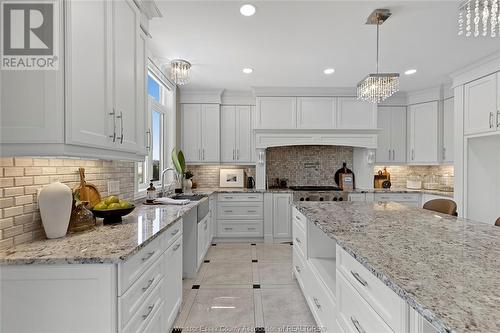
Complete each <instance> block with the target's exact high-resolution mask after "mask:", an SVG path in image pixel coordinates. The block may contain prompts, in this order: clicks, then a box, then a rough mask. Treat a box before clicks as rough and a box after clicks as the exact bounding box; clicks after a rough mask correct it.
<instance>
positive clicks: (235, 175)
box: [219, 169, 245, 187]
mask: <svg viewBox="0 0 500 333" xmlns="http://www.w3.org/2000/svg"><path fill="white" fill-rule="evenodd" d="M244 174H245V173H244V170H243V169H220V178H219V186H220V187H243V184H244V179H243V178H244Z"/></svg>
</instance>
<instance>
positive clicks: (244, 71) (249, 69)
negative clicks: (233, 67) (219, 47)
mask: <svg viewBox="0 0 500 333" xmlns="http://www.w3.org/2000/svg"><path fill="white" fill-rule="evenodd" d="M241 71H242V72H243V73H245V74H252V72H253V69H251V68H243V69H242V70H241Z"/></svg>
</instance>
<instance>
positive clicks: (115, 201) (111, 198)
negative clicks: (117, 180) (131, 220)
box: [104, 195, 120, 206]
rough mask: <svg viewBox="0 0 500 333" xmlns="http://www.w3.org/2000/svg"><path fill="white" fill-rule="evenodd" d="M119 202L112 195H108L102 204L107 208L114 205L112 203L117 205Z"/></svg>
mask: <svg viewBox="0 0 500 333" xmlns="http://www.w3.org/2000/svg"><path fill="white" fill-rule="evenodd" d="M119 202H120V200H119V199H118V197H117V196H114V195H110V196H109V197H107V198H106V199H104V203H105V204H106V205H108V206H109V205H111V204H114V203H119Z"/></svg>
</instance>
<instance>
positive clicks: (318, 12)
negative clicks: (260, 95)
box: [150, 0, 500, 91]
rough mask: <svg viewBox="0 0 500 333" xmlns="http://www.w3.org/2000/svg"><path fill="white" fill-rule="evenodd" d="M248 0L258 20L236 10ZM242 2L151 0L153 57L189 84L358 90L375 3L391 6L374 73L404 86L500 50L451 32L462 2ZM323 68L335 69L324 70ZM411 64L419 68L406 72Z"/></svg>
mask: <svg viewBox="0 0 500 333" xmlns="http://www.w3.org/2000/svg"><path fill="white" fill-rule="evenodd" d="M245 2H250V3H252V4H254V5H255V6H256V7H257V13H256V14H255V16H252V17H244V16H242V15H240V13H239V7H240V6H241V4H243V3H245ZM245 2H244V1H161V0H159V1H157V3H158V7H159V8H160V11H161V12H162V14H163V17H162V18H155V19H153V20H152V21H151V25H150V30H151V34H152V35H153V39H152V50H153V53H154V55H155V56H158V57H161V58H164V59H175V58H182V59H186V60H188V61H190V62H191V63H192V64H193V67H192V80H191V83H189V85H188V86H186V88H188V89H230V90H249V89H250V88H251V87H253V86H276V87H354V86H355V85H356V84H357V83H358V81H360V80H361V79H362V78H363V77H364V76H365V75H366V74H367V73H369V72H374V71H375V41H376V39H375V36H376V28H375V26H371V25H365V24H364V23H365V21H366V18H367V16H368V15H369V14H370V13H371V12H372V10H373V9H375V8H389V9H390V10H391V11H392V12H393V15H392V17H391V18H390V19H389V20H388V21H387V22H386V23H385V24H384V25H382V26H381V28H380V47H381V52H380V66H381V67H380V70H381V71H387V72H400V73H401V74H402V77H401V90H403V91H412V90H419V89H424V88H429V87H435V86H437V85H439V84H441V83H445V82H448V81H449V80H450V79H449V78H448V77H447V74H449V73H451V72H453V71H455V70H457V69H459V68H461V67H463V66H465V65H468V64H470V63H472V62H474V61H476V60H478V59H481V58H483V57H485V56H488V55H490V54H492V53H494V52H498V51H500V38H496V39H491V38H469V39H465V38H464V37H458V36H457V26H456V20H457V6H458V3H459V2H460V1H363V2H362V1H250V0H249V1H245ZM244 67H251V68H253V69H254V72H253V73H252V74H250V75H246V74H243V73H242V72H241V70H242V68H244ZM328 67H333V68H335V70H336V72H335V73H334V74H333V75H329V76H327V75H325V74H323V69H325V68H328ZM409 68H416V69H418V73H417V74H415V75H412V76H405V75H403V72H404V71H405V70H407V69H409Z"/></svg>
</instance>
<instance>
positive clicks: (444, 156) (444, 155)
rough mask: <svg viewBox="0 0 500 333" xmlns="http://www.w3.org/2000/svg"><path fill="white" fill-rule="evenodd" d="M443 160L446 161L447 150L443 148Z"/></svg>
mask: <svg viewBox="0 0 500 333" xmlns="http://www.w3.org/2000/svg"><path fill="white" fill-rule="evenodd" d="M443 160H446V148H445V147H443Z"/></svg>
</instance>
